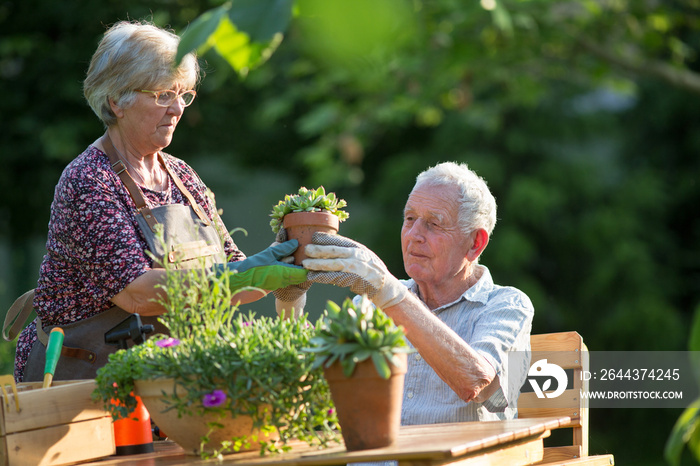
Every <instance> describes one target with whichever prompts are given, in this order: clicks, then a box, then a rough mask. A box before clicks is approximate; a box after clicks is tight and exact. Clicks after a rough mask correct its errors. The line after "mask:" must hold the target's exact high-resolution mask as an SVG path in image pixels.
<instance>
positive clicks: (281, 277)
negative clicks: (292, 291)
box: [214, 239, 307, 291]
mask: <svg viewBox="0 0 700 466" xmlns="http://www.w3.org/2000/svg"><path fill="white" fill-rule="evenodd" d="M298 247H299V242H298V241H297V240H295V239H293V240H291V241H285V242H284V243H280V244H275V245H274V246H270V247H269V248H267V249H265V250H264V251H261V252H259V253H257V254H255V255H253V256H250V257H249V258H247V259H244V260H242V261H238V262H229V263H227V264H217V265H215V266H214V267H215V270H216V272H218V273H222V272H223V271H224V270H228V271H233V272H235V273H233V274H231V276H230V277H229V287H230V288H231V289H232V290H237V289H240V288H243V287H246V286H252V287H255V288H262V289H263V290H267V291H274V290H276V289H278V288H284V287H286V286H289V285H296V284H298V283H303V282H305V281H306V274H307V271H306V269H304V268H303V267H301V266H298V265H293V264H286V263H284V262H281V261H280V259H282V258H284V257H287V256H289V255H290V254H291V253H293V252H294V251H296V249H297V248H298Z"/></svg>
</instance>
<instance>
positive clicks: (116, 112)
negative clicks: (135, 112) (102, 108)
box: [109, 97, 124, 118]
mask: <svg viewBox="0 0 700 466" xmlns="http://www.w3.org/2000/svg"><path fill="white" fill-rule="evenodd" d="M109 107H110V108H111V109H112V113H114V115H115V116H116V117H117V118H121V117H123V116H124V111H123V110H122V108H121V107H120V106H118V105H117V104H116V103H115V102H114V100H113V99H112V98H111V97H110V99H109Z"/></svg>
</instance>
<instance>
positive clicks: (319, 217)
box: [270, 186, 349, 265]
mask: <svg viewBox="0 0 700 466" xmlns="http://www.w3.org/2000/svg"><path fill="white" fill-rule="evenodd" d="M346 206H347V203H346V202H345V200H343V199H338V198H337V197H336V196H335V193H328V194H326V190H325V189H324V187H323V186H321V187H319V188H317V189H306V188H305V187H301V188H299V192H298V193H297V194H287V195H285V196H284V199H283V200H281V201H279V203H277V205H275V206H273V208H272V213H271V214H270V217H272V220H271V221H270V226H271V227H272V231H273V232H274V233H278V232H279V230H280V229H281V228H282V227H284V229H285V230H286V232H287V238H286V239H296V240H297V241H299V248H298V249H297V250H296V252H295V253H294V263H295V264H297V265H301V261H302V260H303V259H305V258H306V254H305V253H304V248H305V246H306V245H307V244H309V243H310V242H311V237H312V235H313V234H314V233H315V232H317V231H322V232H326V233H333V234H335V233H337V232H338V228H339V226H340V222H344V221H345V220H347V218H348V217H349V214H348V213H347V212H345V211H344V210H342V209H343V208H345V207H346Z"/></svg>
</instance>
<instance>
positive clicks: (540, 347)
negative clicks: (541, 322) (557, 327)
mask: <svg viewBox="0 0 700 466" xmlns="http://www.w3.org/2000/svg"><path fill="white" fill-rule="evenodd" d="M530 346H531V347H532V350H533V351H576V350H578V351H579V352H581V351H583V338H581V335H579V334H578V333H576V332H559V333H542V334H538V335H531V336H530Z"/></svg>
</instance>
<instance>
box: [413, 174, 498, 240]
mask: <svg viewBox="0 0 700 466" xmlns="http://www.w3.org/2000/svg"><path fill="white" fill-rule="evenodd" d="M422 186H454V187H456V188H457V189H458V191H459V193H460V198H459V199H457V201H458V202H459V219H458V223H459V226H460V228H461V229H462V231H463V232H464V234H465V235H468V234H469V233H471V232H472V231H474V230H476V229H479V228H483V229H484V230H486V232H487V233H488V234H489V236H491V232H493V228H494V227H495V226H496V199H495V198H494V197H493V194H491V191H490V190H489V188H488V186H487V185H486V181H484V179H483V178H481V177H480V176H479V175H477V174H476V173H475V172H474V171H472V170H470V169H469V167H468V166H467V164H465V163H460V164H457V163H454V162H443V163H440V164H438V165H435V166H434V167H430V168H428V169H427V170H425V171H423V172H422V173H420V174H419V175H418V176H417V177H416V184H415V185H414V186H413V190H415V189H416V188H418V187H422Z"/></svg>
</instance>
